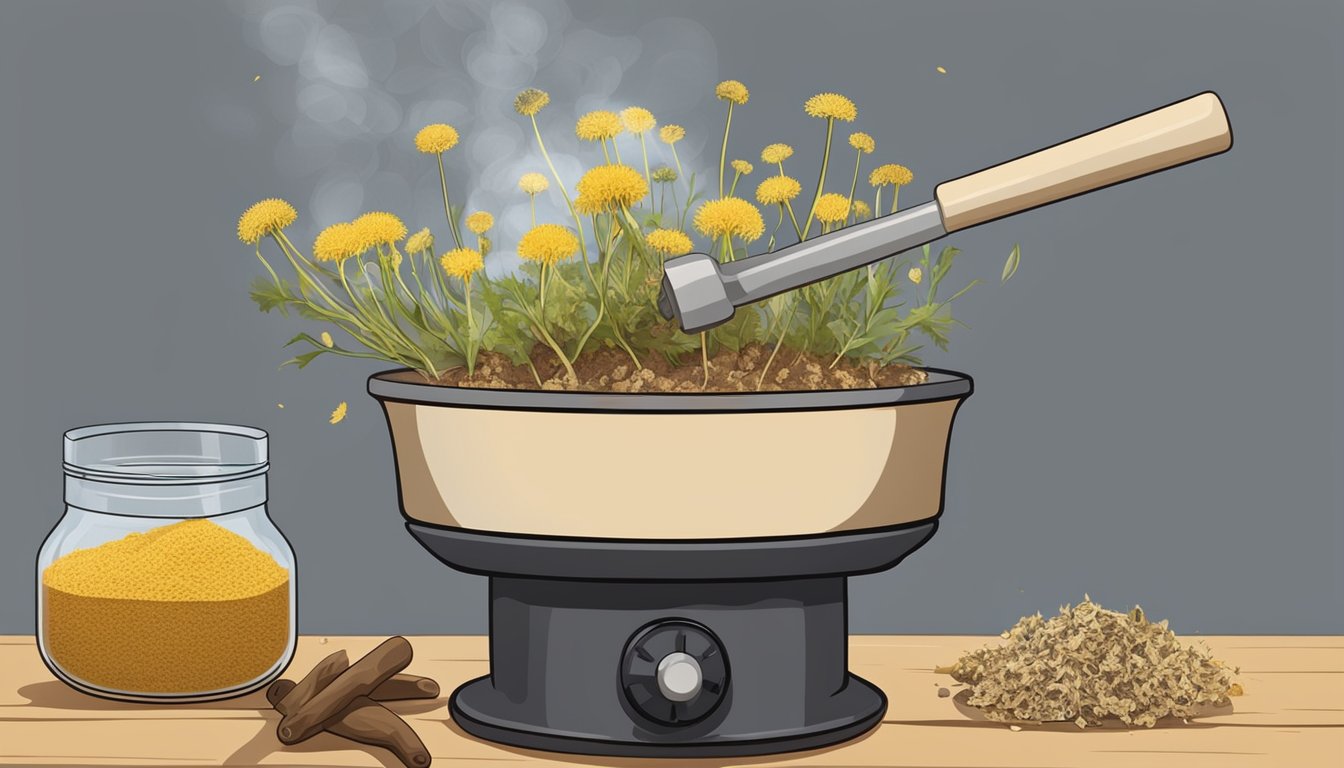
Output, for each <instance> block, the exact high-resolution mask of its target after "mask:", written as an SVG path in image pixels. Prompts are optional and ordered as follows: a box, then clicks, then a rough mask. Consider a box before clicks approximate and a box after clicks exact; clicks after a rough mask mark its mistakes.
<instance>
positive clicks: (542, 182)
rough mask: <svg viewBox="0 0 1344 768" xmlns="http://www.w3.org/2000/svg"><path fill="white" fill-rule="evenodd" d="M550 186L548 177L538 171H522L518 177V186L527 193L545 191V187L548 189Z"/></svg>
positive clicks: (532, 193)
mask: <svg viewBox="0 0 1344 768" xmlns="http://www.w3.org/2000/svg"><path fill="white" fill-rule="evenodd" d="M550 187H551V182H550V179H547V178H546V177H545V176H542V175H541V174H540V173H524V174H523V175H522V177H521V178H519V179H518V188H519V189H521V190H523V191H524V192H526V193H527V194H529V195H535V194H539V193H541V192H545V191H546V190H547V189H550Z"/></svg>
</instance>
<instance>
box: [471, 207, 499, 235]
mask: <svg viewBox="0 0 1344 768" xmlns="http://www.w3.org/2000/svg"><path fill="white" fill-rule="evenodd" d="M493 226H495V217H494V216H491V215H490V213H489V212H488V211H477V212H475V213H473V214H471V215H470V216H468V217H467V229H470V230H471V231H472V232H474V233H475V234H478V235H484V234H485V233H486V232H488V231H490V228H491V227H493Z"/></svg>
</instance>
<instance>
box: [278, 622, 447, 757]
mask: <svg viewBox="0 0 1344 768" xmlns="http://www.w3.org/2000/svg"><path fill="white" fill-rule="evenodd" d="M410 660H411V647H410V643H408V642H407V641H406V640H405V638H401V637H393V638H390V639H388V640H386V641H384V642H383V643H382V644H381V645H379V646H378V647H377V648H375V649H374V650H373V651H371V652H370V653H369V654H368V655H366V656H365V657H364V658H362V659H360V660H359V661H357V662H355V663H354V664H353V665H352V664H350V661H349V658H348V657H347V656H346V653H345V651H337V652H336V653H333V654H331V655H330V656H328V657H326V658H325V659H323V660H322V661H320V662H318V664H317V666H315V667H313V669H312V671H310V672H309V673H308V674H307V675H306V676H305V677H304V678H303V679H302V680H300V681H299V682H298V683H294V682H291V681H289V680H277V681H276V682H275V683H273V684H272V685H271V687H270V689H268V690H267V691H266V698H267V700H269V701H270V702H271V705H272V706H274V707H275V709H276V710H277V711H278V712H280V714H281V715H283V716H284V717H283V719H282V720H281V721H280V724H279V725H278V726H276V735H277V736H278V737H279V738H280V740H281V741H282V742H283V743H285V744H295V743H298V742H300V741H303V740H305V739H308V738H311V737H312V736H313V735H315V734H317V733H320V732H322V731H327V732H330V733H334V734H336V735H337V736H341V737H343V738H347V739H350V740H351V741H357V742H359V743H361V744H369V745H372V746H377V747H383V748H385V749H387V750H389V751H391V752H392V754H394V755H396V756H397V759H398V760H400V761H401V762H402V763H403V764H405V765H407V766H411V767H412V768H424V767H425V766H428V765H429V764H430V760H431V758H430V754H429V751H428V750H427V749H425V745H424V743H423V742H421V741H420V738H419V737H418V736H416V734H415V731H414V730H413V729H412V728H411V726H410V725H408V724H407V723H406V722H405V721H404V720H402V719H401V718H399V717H397V715H396V714H395V713H393V712H392V711H391V710H389V709H387V708H386V707H384V706H382V705H381V704H379V703H378V702H379V701H395V700H401V699H423V698H434V697H436V696H438V695H439V684H438V683H436V682H435V681H433V680H431V679H429V678H427V677H420V676H418V675H407V674H400V671H401V670H402V669H404V668H405V667H406V665H407V664H409V663H410Z"/></svg>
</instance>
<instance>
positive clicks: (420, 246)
mask: <svg viewBox="0 0 1344 768" xmlns="http://www.w3.org/2000/svg"><path fill="white" fill-rule="evenodd" d="M433 247H434V233H433V232H430V231H429V227H425V228H424V229H422V230H420V231H419V232H416V233H415V234H414V235H411V236H410V237H408V238H406V252H407V253H426V252H428V251H429V249H431V248H433Z"/></svg>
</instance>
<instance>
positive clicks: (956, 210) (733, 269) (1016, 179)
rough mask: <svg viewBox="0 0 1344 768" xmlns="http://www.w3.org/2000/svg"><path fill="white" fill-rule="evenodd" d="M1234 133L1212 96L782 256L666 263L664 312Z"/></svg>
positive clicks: (732, 297)
mask: <svg viewBox="0 0 1344 768" xmlns="http://www.w3.org/2000/svg"><path fill="white" fill-rule="evenodd" d="M1231 146H1232V129H1231V128H1230V127H1229V125H1228V121H1227V113H1226V112H1225V111H1224V109H1223V104H1222V101H1221V100H1220V99H1219V98H1218V95H1217V94H1215V93H1213V92H1212V91H1209V92H1206V93H1201V94H1199V95H1197V96H1193V97H1191V98H1188V99H1185V100H1184V101H1178V102H1176V103H1174V104H1170V105H1168V106H1165V107H1161V108H1159V109H1155V110H1153V111H1152V112H1147V113H1145V114H1142V115H1139V116H1137V117H1132V118H1130V119H1128V120H1125V121H1123V122H1119V123H1116V124H1114V125H1111V126H1108V127H1106V128H1102V129H1100V130H1097V131H1094V132H1092V133H1088V134H1085V135H1083V136H1079V137H1077V138H1074V139H1070V140H1068V141H1065V142H1062V143H1060V144H1056V145H1054V146H1052V147H1048V148H1046V149H1042V150H1040V151H1038V152H1034V153H1032V154H1029V155H1024V156H1022V157H1019V158H1017V159H1015V160H1009V161H1008V162H1006V163H1002V164H1000V165H996V166H993V167H990V168H986V169H984V170H981V171H977V172H975V173H972V174H970V175H968V176H963V177H961V178H958V179H953V180H952V181H945V182H943V183H942V184H939V185H938V186H937V187H936V188H935V189H934V199H933V200H931V201H930V202H927V203H924V204H923V205H919V206H916V207H914V208H909V209H906V210H904V211H899V212H897V213H893V214H890V215H888V216H883V217H881V218H877V219H874V220H872V221H867V222H864V223H862V224H856V225H854V226H852V227H847V228H845V229H841V230H838V231H836V232H831V233H828V234H825V235H821V236H820V237H816V238H813V239H811V240H804V241H803V242H801V243H798V244H796V245H792V246H790V247H788V248H784V249H781V250H779V251H776V252H774V253H770V254H763V255H759V256H752V257H749V258H745V259H741V260H738V261H731V262H728V263H726V264H720V263H719V261H718V260H717V259H715V258H714V257H712V256H709V255H706V254H703V253H692V254H688V255H686V256H682V257H679V258H675V259H669V260H668V261H667V262H666V264H665V265H664V272H663V282H662V289H661V292H660V294H659V297H658V310H659V312H661V313H662V315H663V317H665V318H667V319H668V320H673V319H675V320H676V321H677V322H678V324H679V325H680V326H681V329H682V330H683V331H684V332H686V333H699V332H700V331H704V330H708V329H710V328H713V327H714V326H716V325H719V324H721V323H724V322H726V321H727V320H728V319H730V318H731V317H732V316H733V313H734V312H735V311H736V309H737V307H740V306H743V305H746V304H752V303H754V302H757V301H761V300H762V299H767V298H769V297H771V296H774V295H776V294H779V293H783V292H785V291H790V290H793V289H795V288H801V287H803V286H805V285H808V284H810V283H814V282H817V281H819V280H825V279H826V278H828V277H833V276H835V275H838V274H841V273H843V272H848V271H849V270H852V269H858V268H859V267H862V266H864V265H867V264H872V263H874V262H877V261H881V260H882V259H884V258H886V257H888V256H891V255H894V254H897V253H901V252H902V251H907V250H909V249H911V248H915V247H917V246H921V245H924V244H925V243H928V242H932V241H934V240H937V239H938V238H940V237H943V236H944V235H947V234H949V233H951V232H956V231H958V230H962V229H966V228H968V227H973V226H975V225H977V224H983V223H985V222H987V221H993V220H995V219H1000V218H1003V217H1005V216H1011V215H1012V214H1015V213H1020V212H1022V211H1027V210H1031V209H1032V208H1037V207H1040V206H1042V205H1047V204H1049V203H1053V202H1057V201H1060V200H1064V199H1067V198H1070V197H1074V196H1076V195H1081V194H1084V193H1086V192H1091V191H1093V190H1097V189H1102V188H1103V187H1109V186H1111V185H1112V184H1118V183H1120V182H1123V181H1129V180H1130V179H1136V178H1138V177H1140V176H1146V175H1148V174H1150V173H1156V172H1157V171H1162V170H1166V169H1168V168H1174V167H1176V166H1178V165H1183V164H1185V163H1189V162H1193V161H1195V160H1199V159H1201V158H1205V157H1209V156H1211V155H1217V154H1220V153H1222V152H1226V151H1227V150H1228V149H1230V148H1231Z"/></svg>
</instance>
